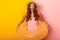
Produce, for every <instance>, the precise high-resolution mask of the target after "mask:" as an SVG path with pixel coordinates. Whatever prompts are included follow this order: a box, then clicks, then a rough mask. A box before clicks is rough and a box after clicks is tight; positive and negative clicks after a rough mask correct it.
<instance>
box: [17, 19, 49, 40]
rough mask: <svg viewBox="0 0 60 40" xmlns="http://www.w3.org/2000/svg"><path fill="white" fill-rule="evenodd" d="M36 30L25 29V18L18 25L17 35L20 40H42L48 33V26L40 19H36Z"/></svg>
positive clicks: (26, 26) (26, 24) (26, 25)
mask: <svg viewBox="0 0 60 40" xmlns="http://www.w3.org/2000/svg"><path fill="white" fill-rule="evenodd" d="M37 26H38V30H37V31H35V32H30V31H28V30H27V28H28V23H27V22H26V20H24V22H23V23H22V24H21V25H20V26H19V30H18V35H19V38H20V39H21V40H42V39H43V38H45V37H46V36H47V34H48V26H47V25H46V23H44V22H42V21H40V20H39V21H37Z"/></svg>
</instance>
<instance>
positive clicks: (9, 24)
mask: <svg viewBox="0 0 60 40" xmlns="http://www.w3.org/2000/svg"><path fill="white" fill-rule="evenodd" d="M30 1H33V0H0V40H1V39H3V40H5V39H6V40H7V39H15V40H18V39H19V38H18V36H17V32H16V27H17V25H18V23H19V22H20V20H21V18H22V16H23V14H24V13H25V12H26V8H27V7H26V6H27V3H28V2H30Z"/></svg>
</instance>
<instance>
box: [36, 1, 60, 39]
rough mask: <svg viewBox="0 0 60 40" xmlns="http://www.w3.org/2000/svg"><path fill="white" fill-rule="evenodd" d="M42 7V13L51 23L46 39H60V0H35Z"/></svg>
mask: <svg viewBox="0 0 60 40" xmlns="http://www.w3.org/2000/svg"><path fill="white" fill-rule="evenodd" d="M35 2H37V3H38V4H39V5H40V6H41V7H42V14H43V15H44V16H45V19H46V21H47V22H48V24H49V25H50V27H49V28H50V29H49V30H50V31H49V34H48V36H47V37H46V38H45V40H60V0H38V1H37V0H35Z"/></svg>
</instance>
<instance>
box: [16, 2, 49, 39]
mask: <svg viewBox="0 0 60 40" xmlns="http://www.w3.org/2000/svg"><path fill="white" fill-rule="evenodd" d="M21 24H22V25H21ZM45 24H46V25H45ZM26 26H27V27H26ZM47 26H48V24H47V23H46V21H45V20H44V18H43V17H42V15H41V14H40V13H38V11H37V5H36V4H35V3H34V2H30V3H29V4H28V7H27V13H25V14H24V16H23V19H22V20H21V22H20V23H19V24H18V26H17V29H18V28H19V27H20V30H19V35H20V39H21V40H25V39H26V40H32V39H33V40H38V39H39V40H40V39H43V38H44V37H46V35H47V34H48V28H47Z"/></svg>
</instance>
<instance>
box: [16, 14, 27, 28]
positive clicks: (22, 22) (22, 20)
mask: <svg viewBox="0 0 60 40" xmlns="http://www.w3.org/2000/svg"><path fill="white" fill-rule="evenodd" d="M26 16H27V15H26V13H25V14H24V16H23V18H22V20H21V21H20V23H19V24H18V25H17V28H19V26H20V25H21V24H22V23H23V22H24V20H25V18H26Z"/></svg>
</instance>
